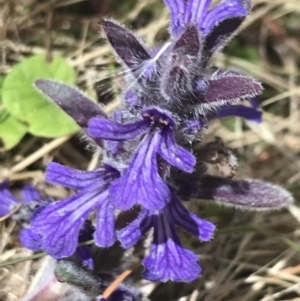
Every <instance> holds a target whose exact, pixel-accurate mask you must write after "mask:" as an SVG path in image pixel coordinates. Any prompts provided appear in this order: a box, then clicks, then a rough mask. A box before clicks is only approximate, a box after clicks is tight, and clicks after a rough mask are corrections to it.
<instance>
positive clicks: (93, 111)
mask: <svg viewBox="0 0 300 301" xmlns="http://www.w3.org/2000/svg"><path fill="white" fill-rule="evenodd" d="M34 85H35V86H36V88H37V89H38V90H40V91H41V92H42V93H43V94H45V95H46V96H47V98H48V99H49V100H51V101H54V102H55V103H56V104H57V105H59V106H60V107H61V108H62V109H63V110H64V111H65V112H66V113H67V114H68V115H70V116H71V117H72V118H73V119H74V120H75V121H76V122H77V123H78V125H79V126H80V127H83V128H86V127H87V125H88V121H89V120H90V119H91V118H92V117H95V116H101V117H106V114H105V113H104V112H103V111H102V110H101V108H100V107H99V106H98V105H97V104H96V103H95V102H94V101H92V100H90V99H89V98H87V97H86V96H85V95H84V94H83V93H82V92H81V91H79V90H78V89H77V88H74V87H72V86H68V85H66V84H62V83H59V82H56V81H53V80H48V79H38V80H36V81H35V83H34Z"/></svg>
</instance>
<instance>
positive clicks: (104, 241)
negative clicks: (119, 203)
mask: <svg viewBox="0 0 300 301" xmlns="http://www.w3.org/2000/svg"><path fill="white" fill-rule="evenodd" d="M105 193H106V196H103V202H102V204H100V205H99V206H98V208H97V220H96V223H97V225H96V231H95V234H94V239H95V242H96V244H97V245H98V246H100V247H103V248H108V247H110V246H112V245H113V244H114V242H115V215H114V211H115V210H114V207H113V206H112V204H111V203H110V202H109V199H108V190H107V191H106V192H105ZM104 198H105V199H104Z"/></svg>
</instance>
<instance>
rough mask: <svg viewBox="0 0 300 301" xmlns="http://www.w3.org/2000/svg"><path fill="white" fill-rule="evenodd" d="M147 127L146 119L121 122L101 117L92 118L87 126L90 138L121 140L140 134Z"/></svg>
mask: <svg viewBox="0 0 300 301" xmlns="http://www.w3.org/2000/svg"><path fill="white" fill-rule="evenodd" d="M148 127H149V122H148V120H140V121H137V122H134V123H128V124H122V123H118V122H114V121H111V120H107V119H103V118H97V117H95V118H92V119H91V120H90V122H89V126H88V135H89V136H91V137H92V138H101V139H105V140H115V141H123V140H129V139H133V138H135V137H136V136H138V135H141V134H142V133H143V132H145V131H146V130H147V128H148Z"/></svg>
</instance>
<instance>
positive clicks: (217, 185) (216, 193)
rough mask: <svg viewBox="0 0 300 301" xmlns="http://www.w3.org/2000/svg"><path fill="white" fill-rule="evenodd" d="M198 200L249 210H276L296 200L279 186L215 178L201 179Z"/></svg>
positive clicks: (252, 181) (251, 180)
mask: <svg viewBox="0 0 300 301" xmlns="http://www.w3.org/2000/svg"><path fill="white" fill-rule="evenodd" d="M197 198H201V199H207V200H212V201H215V202H218V203H220V204H223V205H228V206H234V207H238V208H245V209H248V210H264V209H265V210H266V209H268V210H271V209H273V210H274V209H275V210H276V209H280V208H284V207H287V206H288V205H290V204H292V203H293V200H294V199H293V196H292V195H291V194H290V193H289V192H288V191H287V190H285V189H283V188H281V187H280V186H277V185H273V184H270V183H265V182H263V181H260V180H254V179H245V180H231V179H227V178H221V177H215V176H205V177H203V178H202V179H201V187H200V189H199V191H198V195H197Z"/></svg>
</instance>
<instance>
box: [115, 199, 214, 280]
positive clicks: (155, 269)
mask: <svg viewBox="0 0 300 301" xmlns="http://www.w3.org/2000/svg"><path fill="white" fill-rule="evenodd" d="M175 226H179V227H181V228H182V229H184V230H185V231H187V232H189V233H191V234H193V235H194V236H196V237H197V238H198V239H199V240H201V241H209V240H210V239H211V237H212V234H213V232H214V230H215V226H214V225H213V224H212V223H210V222H208V221H206V220H203V219H201V218H199V217H197V216H196V215H195V214H193V213H191V212H189V211H188V210H187V209H186V208H185V207H184V206H183V205H182V204H181V202H180V200H179V199H178V198H177V197H176V196H175V195H174V194H173V195H172V200H171V202H170V203H169V204H168V206H167V207H166V208H164V209H163V210H156V211H150V210H146V209H142V210H141V213H140V214H139V216H138V217H137V219H136V220H134V221H133V222H132V223H131V224H129V225H128V226H127V227H125V228H123V229H122V230H120V231H119V233H118V239H119V240H120V242H121V243H122V245H123V247H124V248H126V249H127V248H129V247H132V246H133V245H135V244H136V243H137V242H138V241H139V240H140V239H141V238H142V237H143V236H144V235H145V233H146V232H147V231H148V230H149V229H150V228H151V227H153V228H154V234H153V246H152V248H151V250H150V254H149V256H148V257H146V258H145V259H144V261H143V265H144V266H145V272H144V278H146V279H148V280H151V281H162V282H166V281H168V280H172V281H188V282H190V281H193V280H195V279H196V278H197V277H198V276H199V274H200V272H201V268H200V267H199V265H198V258H197V256H196V255H195V254H194V253H193V252H192V251H189V250H187V249H184V248H183V247H182V245H181V244H180V241H179V238H178V236H177V234H176V230H175Z"/></svg>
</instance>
